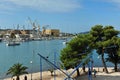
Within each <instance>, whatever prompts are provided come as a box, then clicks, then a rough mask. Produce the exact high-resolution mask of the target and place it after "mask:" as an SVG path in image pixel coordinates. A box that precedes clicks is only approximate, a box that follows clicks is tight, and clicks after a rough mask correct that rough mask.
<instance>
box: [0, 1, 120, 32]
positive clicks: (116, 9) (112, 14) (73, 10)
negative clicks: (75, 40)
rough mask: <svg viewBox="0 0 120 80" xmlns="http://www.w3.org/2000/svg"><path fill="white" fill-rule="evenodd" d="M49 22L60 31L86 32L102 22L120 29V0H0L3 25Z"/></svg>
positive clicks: (4, 26) (28, 24) (0, 17)
mask: <svg viewBox="0 0 120 80" xmlns="http://www.w3.org/2000/svg"><path fill="white" fill-rule="evenodd" d="M30 19H31V21H32V22H36V23H37V25H38V24H39V25H40V28H41V29H42V26H45V25H49V27H48V28H50V29H60V31H61V32H69V33H79V32H86V31H89V30H90V29H91V27H93V26H95V25H97V24H101V25H103V26H107V25H112V26H114V28H115V29H116V30H120V27H119V26H120V20H119V19H120V0H0V28H2V29H17V25H18V24H19V25H20V27H19V29H22V28H23V27H22V26H23V25H25V29H32V26H31V24H30Z"/></svg>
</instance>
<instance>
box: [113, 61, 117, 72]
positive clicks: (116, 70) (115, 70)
mask: <svg viewBox="0 0 120 80" xmlns="http://www.w3.org/2000/svg"><path fill="white" fill-rule="evenodd" d="M114 69H115V72H117V63H115V67H114Z"/></svg>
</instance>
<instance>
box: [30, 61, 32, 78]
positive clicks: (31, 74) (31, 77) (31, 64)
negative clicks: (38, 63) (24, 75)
mask: <svg viewBox="0 0 120 80" xmlns="http://www.w3.org/2000/svg"><path fill="white" fill-rule="evenodd" d="M32 63H33V61H30V64H31V80H32Z"/></svg>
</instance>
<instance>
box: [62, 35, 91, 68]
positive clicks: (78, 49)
mask: <svg viewBox="0 0 120 80" xmlns="http://www.w3.org/2000/svg"><path fill="white" fill-rule="evenodd" d="M91 40H92V38H91V36H90V35H89V34H85V35H83V34H81V35H78V36H77V37H75V38H73V39H72V40H71V41H70V42H69V43H68V44H67V45H66V47H65V48H64V49H63V50H61V55H60V59H61V61H62V62H63V64H64V67H65V68H66V69H70V68H74V67H76V66H77V65H78V64H79V63H80V62H81V61H82V59H83V58H84V57H85V56H86V55H87V54H88V53H90V52H91V48H90V47H89V45H90V43H91Z"/></svg>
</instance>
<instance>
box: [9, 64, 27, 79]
mask: <svg viewBox="0 0 120 80" xmlns="http://www.w3.org/2000/svg"><path fill="white" fill-rule="evenodd" d="M26 69H28V68H27V67H26V66H23V65H22V64H20V63H17V64H14V65H13V66H12V67H10V68H9V70H8V72H7V75H8V74H11V75H12V76H17V77H19V76H20V75H22V74H27V73H28V72H27V71H26Z"/></svg>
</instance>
